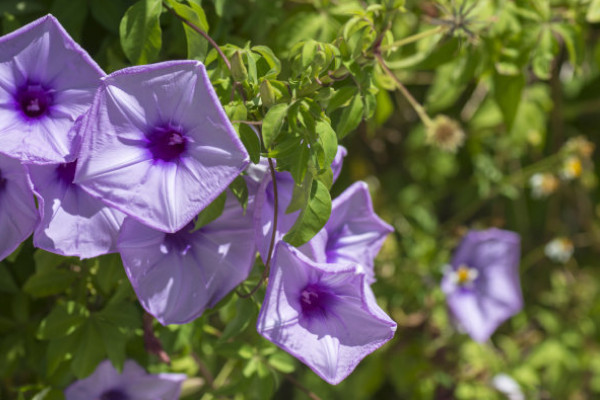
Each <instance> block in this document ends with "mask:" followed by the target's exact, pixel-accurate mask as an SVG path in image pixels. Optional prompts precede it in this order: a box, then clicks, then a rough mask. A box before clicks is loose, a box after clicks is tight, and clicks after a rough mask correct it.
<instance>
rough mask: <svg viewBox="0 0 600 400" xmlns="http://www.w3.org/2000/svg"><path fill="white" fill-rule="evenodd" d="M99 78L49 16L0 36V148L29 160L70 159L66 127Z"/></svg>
mask: <svg viewBox="0 0 600 400" xmlns="http://www.w3.org/2000/svg"><path fill="white" fill-rule="evenodd" d="M102 76H104V72H103V71H102V70H101V69H100V67H98V65H97V64H96V63H95V62H94V60H92V58H91V57H90V56H89V55H88V54H87V53H86V52H85V51H84V50H83V49H82V48H81V47H79V45H78V44H77V43H75V41H73V39H71V37H70V36H69V35H68V34H67V32H66V31H65V30H64V28H63V27H62V26H61V25H60V23H59V22H58V21H57V20H56V18H54V17H53V16H52V15H46V16H45V17H42V18H40V19H38V20H36V21H34V22H32V23H30V24H28V25H25V26H23V27H22V28H20V29H17V30H16V31H14V32H12V33H10V34H8V35H5V36H2V37H0V152H1V153H3V154H6V155H8V156H10V157H14V158H17V159H19V160H21V161H22V162H27V163H34V164H48V163H59V162H66V161H71V160H70V159H68V158H69V154H72V153H73V150H74V148H76V147H77V145H78V143H77V142H78V141H77V140H75V139H76V137H75V136H74V133H75V132H73V131H72V130H70V128H71V126H72V125H73V123H74V121H75V119H76V118H77V117H78V116H79V115H80V114H82V113H83V112H85V110H86V109H87V108H88V107H89V106H90V104H91V103H92V98H93V96H94V93H95V90H96V88H97V87H98V85H99V84H100V78H101V77H102Z"/></svg>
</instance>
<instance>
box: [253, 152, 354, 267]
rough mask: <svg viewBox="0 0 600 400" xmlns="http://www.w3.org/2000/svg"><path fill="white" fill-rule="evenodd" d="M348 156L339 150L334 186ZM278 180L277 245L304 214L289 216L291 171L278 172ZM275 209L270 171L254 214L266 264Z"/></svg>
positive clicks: (333, 163)
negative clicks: (299, 216)
mask: <svg viewBox="0 0 600 400" xmlns="http://www.w3.org/2000/svg"><path fill="white" fill-rule="evenodd" d="M346 153H347V151H346V148H345V147H343V146H338V150H337V153H336V156H335V158H334V160H333V162H332V163H331V169H332V172H333V180H334V182H335V180H336V179H337V177H338V176H339V174H340V171H341V169H342V164H343V159H344V157H345V156H346ZM275 179H277V197H278V201H279V204H278V206H279V207H278V208H279V209H278V210H277V233H276V236H275V243H277V242H278V241H280V240H281V239H282V238H283V236H284V235H285V234H286V233H287V232H288V231H289V230H290V229H291V228H292V226H294V223H295V222H296V219H298V215H299V214H300V210H298V211H294V212H292V213H289V214H288V213H286V212H285V211H286V210H287V208H288V206H289V204H290V202H291V201H292V195H293V193H294V178H292V174H290V173H289V172H287V171H286V172H276V173H275ZM274 208H275V195H274V191H273V181H272V178H271V174H270V173H269V171H268V169H267V170H266V171H265V173H264V174H263V175H262V182H261V184H260V186H258V189H257V192H256V209H255V213H254V226H255V229H256V245H257V247H258V251H259V253H260V255H261V257H262V259H263V261H265V260H266V258H267V253H268V251H269V246H270V243H271V235H272V232H273V214H274V212H273V211H274ZM265 262H266V261H265Z"/></svg>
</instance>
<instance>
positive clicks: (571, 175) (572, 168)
mask: <svg viewBox="0 0 600 400" xmlns="http://www.w3.org/2000/svg"><path fill="white" fill-rule="evenodd" d="M582 172H583V164H582V163H581V159H579V157H576V156H571V157H569V158H567V159H566V160H565V162H564V163H563V166H562V169H561V170H560V177H561V178H563V179H564V180H567V181H570V180H573V179H575V178H579V177H580V176H581V173H582Z"/></svg>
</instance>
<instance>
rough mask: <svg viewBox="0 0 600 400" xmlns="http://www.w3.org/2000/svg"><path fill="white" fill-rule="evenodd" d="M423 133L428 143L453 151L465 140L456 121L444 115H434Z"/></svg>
mask: <svg viewBox="0 0 600 400" xmlns="http://www.w3.org/2000/svg"><path fill="white" fill-rule="evenodd" d="M425 134H426V136H427V142H428V143H430V144H433V145H435V146H437V147H439V148H440V149H442V150H445V151H449V152H453V153H454V152H456V150H457V149H458V148H459V147H460V146H462V144H463V142H464V141H465V133H464V132H463V130H462V129H461V127H460V125H459V124H458V122H456V121H455V120H453V119H450V118H449V117H447V116H445V115H438V116H437V117H435V119H434V120H433V123H432V124H431V125H430V126H428V127H427V131H426V133H425Z"/></svg>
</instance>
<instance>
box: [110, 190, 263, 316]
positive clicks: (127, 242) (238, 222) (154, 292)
mask: <svg viewBox="0 0 600 400" xmlns="http://www.w3.org/2000/svg"><path fill="white" fill-rule="evenodd" d="M248 207H249V209H250V208H251V207H253V205H252V204H249V206H248ZM193 229H194V224H193V223H190V224H188V226H186V227H184V228H183V229H181V230H179V231H178V232H175V233H164V232H161V231H157V230H155V229H152V228H150V227H147V226H145V225H143V224H141V223H139V222H137V221H136V220H134V219H133V218H126V219H125V222H124V223H123V228H122V229H121V233H120V235H119V239H118V244H117V247H118V249H119V252H120V253H121V258H122V260H123V265H124V266H125V272H126V273H127V276H128V277H129V280H130V281H131V284H132V286H133V288H134V290H135V292H136V294H137V296H138V299H139V300H140V303H141V304H142V306H143V307H144V308H145V309H146V311H148V312H149V313H150V314H152V315H154V317H156V319H157V320H158V321H159V322H160V323H162V324H163V325H167V324H184V323H187V322H189V321H192V320H193V319H195V318H197V317H199V316H200V315H201V314H202V313H203V312H204V310H205V309H206V308H210V307H213V306H214V305H215V304H217V302H218V301H219V300H221V299H222V298H223V297H225V296H226V295H227V294H228V293H229V292H230V291H231V290H233V289H234V288H235V287H236V286H237V285H239V284H240V283H241V282H242V281H243V280H244V279H246V278H247V277H248V274H249V273H250V270H251V269H252V266H253V264H254V259H255V256H256V246H255V244H254V240H253V239H254V228H253V226H252V216H251V213H250V212H247V213H246V214H243V211H242V208H241V207H240V204H239V203H238V201H237V200H236V199H235V198H233V196H230V195H229V194H228V198H227V201H226V204H225V210H224V211H223V214H222V215H221V216H220V217H219V218H217V219H216V220H214V221H213V222H211V223H209V224H208V225H206V226H204V227H202V228H200V229H199V230H197V231H193Z"/></svg>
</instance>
